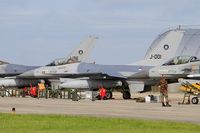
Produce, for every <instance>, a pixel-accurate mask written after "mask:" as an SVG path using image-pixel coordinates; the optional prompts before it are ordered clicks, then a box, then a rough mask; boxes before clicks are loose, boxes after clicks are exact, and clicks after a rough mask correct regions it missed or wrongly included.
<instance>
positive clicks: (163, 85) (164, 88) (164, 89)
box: [159, 77, 171, 107]
mask: <svg viewBox="0 0 200 133" xmlns="http://www.w3.org/2000/svg"><path fill="white" fill-rule="evenodd" d="M159 88H160V97H161V102H162V106H163V107H165V106H166V107H171V105H170V104H169V100H168V83H167V80H166V79H165V78H164V77H161V79H160V82H159ZM164 100H165V101H166V104H165V103H164Z"/></svg>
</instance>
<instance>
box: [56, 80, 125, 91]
mask: <svg viewBox="0 0 200 133" xmlns="http://www.w3.org/2000/svg"><path fill="white" fill-rule="evenodd" d="M117 86H122V82H121V81H111V80H101V81H96V80H72V81H68V82H65V83H62V84H60V88H70V89H91V88H95V89H96V88H100V87H105V88H111V87H117Z"/></svg>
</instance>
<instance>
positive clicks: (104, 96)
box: [99, 87, 106, 100]
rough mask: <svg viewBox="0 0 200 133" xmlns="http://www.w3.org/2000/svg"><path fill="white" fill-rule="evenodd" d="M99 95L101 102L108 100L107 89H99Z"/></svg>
mask: <svg viewBox="0 0 200 133" xmlns="http://www.w3.org/2000/svg"><path fill="white" fill-rule="evenodd" d="M99 95H100V98H101V100H104V99H105V98H106V89H105V88H104V87H101V88H100V89H99Z"/></svg>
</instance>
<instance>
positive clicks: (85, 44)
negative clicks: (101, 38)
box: [67, 36, 98, 62]
mask: <svg viewBox="0 0 200 133" xmlns="http://www.w3.org/2000/svg"><path fill="white" fill-rule="evenodd" d="M97 39H98V38H97V37H93V36H89V37H87V38H86V39H85V40H83V41H82V42H81V43H80V45H79V46H78V47H77V48H76V49H75V50H74V51H72V53H71V54H70V55H69V56H68V57H67V59H68V60H73V61H74V60H75V61H77V62H86V61H88V59H89V56H90V54H91V52H92V50H93V48H94V44H95V43H96V40H97Z"/></svg>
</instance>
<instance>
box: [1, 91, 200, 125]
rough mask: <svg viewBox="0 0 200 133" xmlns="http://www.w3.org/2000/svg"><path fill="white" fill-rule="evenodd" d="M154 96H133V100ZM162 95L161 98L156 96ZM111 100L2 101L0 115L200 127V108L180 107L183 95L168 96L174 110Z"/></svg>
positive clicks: (198, 106) (133, 101) (42, 99)
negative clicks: (111, 119)
mask: <svg viewBox="0 0 200 133" xmlns="http://www.w3.org/2000/svg"><path fill="white" fill-rule="evenodd" d="M149 94H152V93H144V94H135V95H134V94H133V96H134V97H141V96H147V95H149ZM153 95H159V94H157V93H156V94H153ZM114 97H116V98H115V99H112V100H96V101H91V100H79V101H72V100H68V99H44V98H41V99H37V98H30V97H27V98H15V97H4V98H0V112H2V113H11V112H12V108H15V109H16V114H58V115H81V116H95V117H117V118H130V119H132V118H136V119H148V120H170V121H178V122H190V123H197V124H200V115H199V112H200V104H196V105H193V104H190V105H179V104H178V102H181V101H182V98H183V94H182V93H175V94H174V93H173V94H169V99H170V104H171V105H172V107H162V106H161V103H137V102H136V101H135V100H133V99H131V100H123V99H122V98H121V94H119V93H114Z"/></svg>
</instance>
